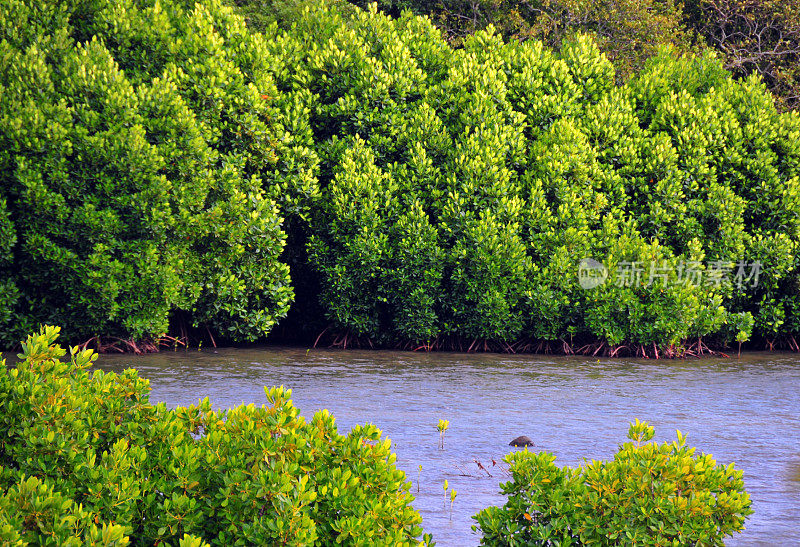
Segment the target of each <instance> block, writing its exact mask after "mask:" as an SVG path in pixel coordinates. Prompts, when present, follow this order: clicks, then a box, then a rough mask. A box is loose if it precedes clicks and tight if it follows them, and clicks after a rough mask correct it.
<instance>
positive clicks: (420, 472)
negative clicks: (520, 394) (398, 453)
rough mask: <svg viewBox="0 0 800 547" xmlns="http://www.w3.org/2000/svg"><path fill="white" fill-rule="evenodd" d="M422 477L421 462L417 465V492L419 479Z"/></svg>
mask: <svg viewBox="0 0 800 547" xmlns="http://www.w3.org/2000/svg"><path fill="white" fill-rule="evenodd" d="M420 477H422V464H419V466H418V467H417V494H419V479H420Z"/></svg>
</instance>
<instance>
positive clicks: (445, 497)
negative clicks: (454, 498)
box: [444, 479, 449, 508]
mask: <svg viewBox="0 0 800 547" xmlns="http://www.w3.org/2000/svg"><path fill="white" fill-rule="evenodd" d="M448 486H449V485H448V484H447V479H445V480H444V506H445V508H447V487H448Z"/></svg>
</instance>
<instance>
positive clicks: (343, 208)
mask: <svg viewBox="0 0 800 547" xmlns="http://www.w3.org/2000/svg"><path fill="white" fill-rule="evenodd" d="M573 4H574V5H573ZM578 4H580V5H578ZM578 4H575V3H569V5H566V4H564V5H563V6H562V7H558V6H560V5H561V4H558V3H554V2H553V3H547V5H546V6H541V7H540V8H541V9H545V8H547V9H553V10H557V11H558V10H561V11H558V13H560V14H561V15H563V17H566V18H567V19H568V20H570V21H571V20H572V19H574V18H575V17H577V19H576V20H578V19H580V20H584V19H581V17H583V16H580V17H579V16H577V15H574V13H573V14H572V15H570V13H572V11H570V10H573V11H574V10H578V11H575V13H578V12H579V11H580V10H582V9H588V10H592V9H597V10H601V11H602V10H606V9H611V8H610V7H609V6H612V4H611V3H600V4H598V5H597V6H595V7H591V6H588V4H587V5H584V4H586V3H578ZM601 4H602V5H601ZM269 5H270V6H272V7H270V8H269V9H268V8H267V7H263V6H262V5H261V4H254V3H246V6H245V7H246V8H247V9H248V10H251V11H250V12H248V13H250V15H252V14H253V13H256V12H258V13H261V14H262V15H265V17H267V16H269V17H267V18H276V19H277V22H272V23H269V22H267V21H263V22H262V23H263V24H260V25H261V26H260V27H259V28H261V29H262V31H263V33H254V32H251V31H249V30H248V29H247V27H246V26H245V24H244V20H243V18H242V17H240V16H239V15H237V13H236V12H235V11H234V10H233V9H232V8H229V7H224V6H222V5H220V3H219V0H206V2H205V3H200V4H197V5H196V6H193V7H186V6H185V5H184V4H183V3H181V2H178V1H177V0H168V2H167V3H163V2H162V3H159V2H155V1H154V0H136V1H134V0H130V1H129V2H127V3H124V4H119V3H114V2H109V1H108V0H100V1H98V2H93V3H88V4H86V3H76V4H74V5H73V4H72V3H69V2H68V3H62V4H59V6H50V5H48V6H46V9H42V10H38V11H37V9H35V8H34V7H33V4H31V3H30V2H28V1H26V0H15V1H14V2H6V3H4V4H3V5H2V6H0V18H2V21H3V22H4V23H3V28H4V33H5V34H4V36H5V41H3V42H0V50H1V52H2V55H0V64H2V67H3V70H2V72H0V74H2V76H0V86H2V94H0V128H2V131H0V179H2V185H0V236H2V241H0V274H2V277H0V279H2V281H0V342H2V343H5V344H8V343H13V342H14V341H15V340H16V339H17V336H19V335H20V334H21V332H22V331H28V330H30V329H33V328H35V326H36V325H37V324H38V323H41V322H48V321H49V322H59V323H62V324H64V325H65V326H66V327H65V328H68V329H69V331H68V334H69V336H71V337H72V338H75V337H78V336H86V337H88V336H91V335H93V334H102V335H106V334H110V335H122V336H128V337H134V338H141V337H155V336H158V335H160V334H162V333H164V332H165V331H166V330H167V328H168V327H169V321H170V318H174V317H190V318H191V320H192V321H193V322H194V323H195V325H196V326H201V325H203V326H209V327H211V328H213V329H215V330H216V331H217V332H219V333H222V334H223V336H225V337H227V338H228V339H232V340H253V339H257V338H260V337H263V336H264V335H266V334H267V333H268V332H270V330H271V328H272V327H273V326H274V325H275V324H276V323H277V322H278V321H280V320H281V319H282V318H283V317H284V316H286V315H287V313H288V311H289V306H290V304H291V302H292V300H293V298H294V294H293V293H294V291H293V289H292V286H293V285H294V286H296V287H298V288H299V289H298V293H300V294H299V297H300V298H299V299H300V302H299V303H298V304H299V305H298V306H296V307H295V308H294V309H293V313H294V315H295V317H294V319H293V320H294V321H295V324H296V325H299V326H302V325H304V324H305V325H308V324H311V325H314V324H318V323H317V322H320V321H327V322H328V323H329V325H330V326H331V327H333V330H334V331H336V332H337V333H339V334H346V335H347V336H348V337H349V336H354V337H357V338H362V339H366V338H368V339H369V340H370V341H371V342H375V343H379V344H381V343H382V344H397V345H410V347H436V346H437V344H442V343H450V342H453V341H456V342H453V343H459V344H460V343H461V342H463V341H465V340H466V341H467V344H468V345H471V346H472V347H494V348H498V347H507V346H506V344H510V343H514V342H515V341H519V342H520V344H522V347H525V344H527V341H530V340H535V339H539V340H547V341H557V343H559V344H561V343H564V344H565V347H567V346H566V345H567V344H572V345H574V344H583V343H595V342H598V343H604V344H608V345H609V346H618V345H628V346H629V347H637V348H643V347H647V348H652V349H653V350H654V351H656V352H658V351H659V350H667V351H668V352H669V353H670V354H672V355H680V354H681V353H682V352H683V351H684V350H685V349H686V343H687V341H690V342H691V343H698V341H699V340H701V339H709V338H710V339H713V341H715V342H719V343H722V344H726V343H730V342H734V341H735V342H744V341H747V340H749V339H750V338H756V339H761V340H766V341H768V342H769V343H770V344H772V343H773V341H774V340H776V339H779V338H781V337H786V338H787V339H788V337H790V336H796V335H798V334H800V290H799V288H800V259H798V242H799V241H800V144H798V143H800V116H798V115H797V114H796V113H780V112H779V111H778V110H777V109H776V107H775V105H774V104H773V103H774V101H773V100H772V97H771V96H770V94H769V93H768V91H767V90H766V89H765V87H764V84H763V83H762V82H761V81H759V80H758V78H756V77H750V78H747V79H744V80H739V81H736V80H734V79H733V77H732V75H731V73H730V72H728V71H727V70H726V69H725V68H724V66H723V62H722V61H721V60H719V59H717V58H716V57H715V56H714V55H712V54H709V53H705V54H702V55H679V54H678V52H679V51H681V50H680V49H676V48H671V47H664V48H657V47H655V45H653V47H652V48H646V49H647V53H646V55H644V56H643V57H642V59H641V62H639V61H637V70H636V71H635V74H633V75H632V76H630V74H629V73H630V72H631V71H630V70H629V68H630V67H627V66H626V65H625V64H624V63H622V64H621V63H620V62H616V63H615V62H613V60H612V58H610V57H609V53H607V50H608V48H607V47H606V46H607V43H606V42H604V40H605V38H604V36H606V35H605V34H603V32H605V31H603V32H601V31H600V30H598V29H599V28H600V27H603V29H607V28H610V27H606V26H604V25H605V23H603V24H600V23H597V25H595V24H594V23H592V25H594V26H596V27H597V28H594V29H592V28H585V29H583V30H585V31H587V33H585V34H575V33H574V32H570V33H565V32H562V31H563V29H561V30H558V33H560V34H559V36H560V37H559V38H558V39H557V40H556V41H549V39H548V42H546V43H545V42H540V41H538V40H536V39H533V38H531V39H527V40H525V41H522V42H520V41H518V40H512V41H509V42H507V41H505V39H504V37H503V34H504V32H505V31H506V30H507V29H504V28H501V29H500V30H499V31H498V30H497V29H495V28H494V27H493V26H492V25H488V26H486V27H485V28H483V26H481V29H480V30H477V29H476V30H477V32H474V33H471V34H469V35H468V36H464V37H463V39H462V40H460V42H459V44H460V47H458V48H453V47H452V46H451V45H450V44H448V42H447V41H446V39H445V36H443V33H442V32H441V31H440V30H438V29H437V28H436V27H435V26H434V25H433V23H432V22H431V20H430V19H426V18H420V17H416V16H414V15H413V14H412V13H411V12H404V13H403V14H402V15H400V16H399V17H398V18H397V19H392V18H391V17H387V16H386V15H384V14H382V13H380V12H379V11H378V6H377V5H370V7H369V9H367V10H361V9H358V8H355V7H354V6H352V5H349V4H347V5H344V4H342V3H339V2H334V1H325V2H312V3H309V4H308V5H306V4H305V3H302V2H301V3H296V4H292V3H286V4H285V5H284V4H280V3H270V4H269ZM393 5H395V6H396V7H402V6H406V4H402V6H401V3H397V4H393ZM503 5H504V4H503V3H502V2H501V3H500V4H498V9H500V8H502V6H503ZM613 5H616V4H613ZM626 5H627V4H626ZM259 6H262V7H259ZM280 6H284V7H285V8H286V9H287V10H289V11H287V13H289V12H291V13H290V15H280V13H283V11H281V10H283V9H284V8H282V7H280ZM658 6H660V7H659V8H658V10H656V9H654V10H650V11H648V8H647V6H644V7H643V8H642V9H645V11H647V13H650V12H653V13H652V14H651V15H653V14H655V13H656V12H658V13H661V12H660V11H659V10H661V9H662V8H663V10H662V11H664V10H666V11H664V13H666V12H669V13H672V10H673V8H674V6H673V5H672V4H667V3H664V4H658ZM406 7H407V6H406ZM506 7H507V6H506ZM273 8H274V9H273ZM279 8H280V9H279ZM562 8H563V9H562ZM537 9H539V8H537ZM631 9H633V7H631ZM637 9H638V8H637ZM270 10H271V11H270ZM564 10H566V11H564ZM267 12H269V13H267ZM554 13H555V12H554ZM581 13H582V12H581ZM269 14H272V15H269ZM276 14H277V15H276ZM250 15H248V17H249V16H250ZM662 15H663V14H662ZM573 16H574V17H573ZM593 17H594V16H593ZM653 17H656V15H653ZM658 17H661V15H658V16H657V18H658ZM664 17H667V16H666V15H664ZM669 17H671V15H670V16H669ZM571 18H572V19H571ZM590 19H591V20H594V19H592V18H589V19H585V20H587V21H588V20H590ZM596 19H597V20H598V21H599V20H600V19H602V17H600V16H598V18H596ZM617 22H619V20H617ZM278 23H280V24H278ZM651 23H652V24H655V23H653V22H652V21H650V22H648V23H646V24H645V23H643V24H644V25H645V27H648V28H649V26H648V25H651ZM570 24H571V23H570ZM632 24H633V23H632ZM665 24H666V23H665ZM592 25H589V26H592ZM567 26H569V25H567ZM612 26H613V25H612ZM656 26H658V25H656ZM667 27H668V25H667ZM667 27H665V28H667ZM553 32H556V31H555V30H553ZM637 32H638V31H637ZM505 34H507V32H505ZM534 35H536V34H534ZM549 45H557V48H555V49H551V48H550V47H549ZM637 51H638V50H637ZM641 51H642V52H644V51H645V49H642V50H641ZM645 57H646V58H647V59H646V60H645V59H644V58H645ZM617 61H618V60H617ZM621 76H622V77H621ZM584 258H593V259H595V260H597V261H599V262H600V263H601V264H602V265H603V266H604V267H605V268H606V272H607V277H608V279H607V282H606V283H604V284H603V285H602V286H600V287H597V288H594V289H591V290H585V289H583V288H582V287H581V286H580V285H579V284H578V279H577V270H578V264H579V263H580V261H581V260H582V259H584ZM756 262H758V263H760V265H761V270H760V272H759V275H758V279H757V282H756V279H755V277H752V276H750V277H748V276H747V274H748V273H749V272H747V271H744V270H745V269H747V268H748V267H749V266H748V265H749V264H752V263H756ZM290 269H291V276H292V279H290V277H289V275H290ZM626 272H628V273H627V274H626ZM631 272H634V274H635V275H634V274H631ZM637 272H638V273H637ZM720 272H726V273H727V276H721V274H720ZM739 274H743V275H739ZM623 275H628V276H629V278H627V279H625V278H623V277H622V276H623ZM687 279H689V280H691V281H692V282H687ZM317 301H318V302H317ZM287 328H288V327H287ZM321 328H322V327H320V330H321ZM345 339H347V338H345ZM81 341H82V340H81ZM443 341H444V342H443ZM467 347H468V346H467Z"/></svg>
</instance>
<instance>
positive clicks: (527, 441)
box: [508, 435, 533, 446]
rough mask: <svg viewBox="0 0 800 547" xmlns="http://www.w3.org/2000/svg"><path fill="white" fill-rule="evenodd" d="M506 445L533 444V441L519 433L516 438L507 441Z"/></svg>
mask: <svg viewBox="0 0 800 547" xmlns="http://www.w3.org/2000/svg"><path fill="white" fill-rule="evenodd" d="M508 445H509V446H533V441H532V440H531V439H530V437H526V436H525V435H520V436H519V437H517V438H516V439H514V440H513V441H511V442H510V443H508Z"/></svg>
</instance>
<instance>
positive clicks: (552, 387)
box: [98, 348, 800, 546]
mask: <svg viewBox="0 0 800 547" xmlns="http://www.w3.org/2000/svg"><path fill="white" fill-rule="evenodd" d="M98 366H99V367H100V368H103V369H105V370H121V369H123V368H127V367H135V368H137V369H138V370H139V371H140V374H141V376H143V377H145V378H148V379H150V383H151V387H152V389H153V392H152V396H151V401H152V402H158V401H164V402H165V403H167V405H170V406H176V405H189V404H193V403H196V402H197V401H198V399H201V398H203V397H206V396H208V397H210V398H211V401H212V402H213V403H214V405H215V406H216V407H218V408H226V407H231V406H234V405H238V404H241V403H256V404H262V403H264V402H265V398H264V391H263V386H265V385H268V386H272V385H285V386H286V387H289V388H291V389H292V391H293V393H292V395H293V400H294V403H295V405H296V406H297V407H299V408H300V410H301V412H302V414H303V415H305V416H306V417H310V416H311V415H312V414H313V413H314V412H315V411H317V410H320V409H323V408H327V409H329V410H330V411H331V412H332V413H333V415H334V416H336V419H337V423H338V425H339V430H340V432H342V433H346V432H347V431H349V430H350V428H351V427H352V426H353V425H355V424H358V423H365V422H371V423H374V424H376V425H378V426H379V427H380V428H381V429H382V430H383V432H384V434H385V435H386V436H388V437H389V438H391V439H392V442H393V443H394V445H395V452H396V453H397V464H398V466H399V467H400V468H401V469H403V470H404V471H406V474H407V476H408V478H409V479H410V480H412V481H413V482H414V486H413V488H412V492H413V493H414V495H415V496H416V501H415V502H414V507H415V508H416V509H418V510H419V511H420V513H421V514H422V516H423V518H424V522H423V527H424V529H425V531H426V532H430V533H432V534H433V536H434V539H435V540H436V541H437V543H438V544H439V545H442V546H447V545H455V546H462V545H475V544H477V543H478V536H477V535H476V534H475V533H474V532H472V530H471V525H472V524H473V521H472V519H471V516H472V515H474V514H475V513H477V512H478V511H479V510H480V509H482V508H484V507H486V506H488V505H502V504H503V503H504V498H503V497H502V496H501V495H500V494H499V493H498V491H499V483H500V482H505V481H506V480H508V479H507V476H506V475H505V473H504V472H503V471H502V469H499V468H498V467H492V464H491V462H492V459H494V460H496V461H498V462H499V461H500V459H501V458H502V456H503V455H504V454H506V453H507V452H509V451H510V450H513V449H512V448H511V447H509V446H508V442H509V441H510V440H511V439H513V438H514V437H516V436H518V435H528V436H529V437H531V438H532V439H533V440H534V442H535V443H536V448H535V449H537V450H547V451H549V452H552V453H554V454H555V455H556V456H557V458H558V459H557V463H560V464H562V465H563V464H569V465H576V464H579V463H580V462H582V461H583V459H584V458H586V459H608V458H611V457H612V456H613V454H614V452H615V451H616V450H617V447H618V444H619V443H621V442H623V441H624V440H625V435H626V433H627V430H628V423H629V422H630V421H632V420H634V419H635V418H639V419H641V420H647V421H649V422H650V424H651V425H652V426H654V427H655V428H656V439H655V440H657V441H672V440H674V438H675V430H676V429H680V430H681V432H683V433H684V434H688V437H689V438H688V443H689V444H690V445H691V446H695V447H697V448H698V450H699V451H702V452H706V453H711V454H713V455H714V457H715V458H716V460H717V462H719V463H728V462H731V461H733V462H736V466H737V468H740V469H743V470H744V473H745V486H746V488H747V490H748V492H749V493H750V495H751V497H752V499H753V509H754V510H755V514H754V515H753V516H751V517H750V519H749V520H748V522H747V530H746V531H745V532H744V533H742V534H739V535H738V536H737V537H736V538H733V539H730V540H728V541H727V542H726V543H727V544H728V545H800V482H798V481H794V480H792V475H793V474H794V473H795V472H796V470H797V469H798V468H800V358H798V356H797V355H782V354H758V353H753V354H747V355H743V356H742V358H741V359H717V358H715V359H702V360H687V361H671V362H665V361H660V362H656V361H636V360H608V359H601V360H599V361H598V360H597V359H588V360H587V359H585V358H566V357H548V356H507V355H493V354H492V355H486V354H478V355H474V354H473V355H464V354H450V353H436V354H415V353H397V352H383V351H369V352H366V351H328V350H312V351H310V352H308V353H306V351H305V349H303V350H300V349H294V348H293V349H275V348H269V349H236V350H227V349H220V350H218V352H217V353H213V352H211V351H207V350H204V351H203V352H197V351H189V352H180V351H179V352H174V353H172V352H165V353H161V354H156V355H148V356H140V357H135V356H111V355H103V356H101V357H100V359H99V362H98ZM439 419H447V420H450V429H449V430H448V431H447V433H446V436H445V449H444V450H439V448H438V443H439V433H438V432H437V430H436V424H437V423H438V421H439ZM475 460H477V461H479V462H481V463H482V464H483V465H484V466H486V467H487V468H488V470H489V473H491V475H492V476H489V475H488V474H487V473H485V472H483V471H480V470H479V469H478V466H477V464H476V463H475ZM419 465H422V473H421V476H420V479H419V492H418V493H417V475H418V466H419ZM445 479H447V481H448V482H449V484H450V487H451V488H454V489H456V490H457V491H458V497H457V499H456V502H455V506H454V508H453V512H452V516H451V513H450V508H449V504H448V507H447V509H445V508H444V490H443V488H442V486H443V483H444V480H445Z"/></svg>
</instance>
